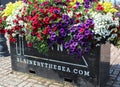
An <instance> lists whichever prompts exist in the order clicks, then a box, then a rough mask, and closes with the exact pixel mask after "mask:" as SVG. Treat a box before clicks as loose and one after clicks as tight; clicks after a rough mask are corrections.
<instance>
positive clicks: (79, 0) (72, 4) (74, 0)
mask: <svg viewBox="0 0 120 87" xmlns="http://www.w3.org/2000/svg"><path fill="white" fill-rule="evenodd" d="M76 2H80V3H83V0H71V2H70V3H69V4H70V5H71V6H75V5H76Z"/></svg>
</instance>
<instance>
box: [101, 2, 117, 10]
mask: <svg viewBox="0 0 120 87" xmlns="http://www.w3.org/2000/svg"><path fill="white" fill-rule="evenodd" d="M101 4H102V6H103V7H104V11H105V12H118V10H117V9H115V8H114V7H113V4H112V2H104V3H101Z"/></svg>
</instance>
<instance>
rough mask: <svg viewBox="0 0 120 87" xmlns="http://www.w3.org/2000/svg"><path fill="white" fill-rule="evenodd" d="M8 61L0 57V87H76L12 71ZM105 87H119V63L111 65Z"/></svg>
mask: <svg viewBox="0 0 120 87" xmlns="http://www.w3.org/2000/svg"><path fill="white" fill-rule="evenodd" d="M10 61H11V59H10V57H3V58H2V57H0V87H76V86H74V85H73V84H71V83H68V82H63V83H60V82H57V81H53V80H48V79H45V78H42V77H37V76H35V75H32V74H31V75H28V74H25V73H21V72H16V71H12V69H11V62H10ZM116 61H117V62H118V60H116ZM114 62H115V60H114ZM106 87H120V61H119V63H118V64H115V65H111V69H110V78H109V80H108V82H107V83H106Z"/></svg>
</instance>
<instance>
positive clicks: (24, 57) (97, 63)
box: [10, 37, 110, 87]
mask: <svg viewBox="0 0 120 87" xmlns="http://www.w3.org/2000/svg"><path fill="white" fill-rule="evenodd" d="M105 47H106V50H101V47H95V48H93V49H92V50H91V51H90V53H87V54H86V55H85V56H82V57H78V56H76V55H74V56H73V55H68V54H66V53H65V52H61V51H57V50H50V51H49V52H48V53H44V54H43V53H39V52H38V51H37V50H36V49H35V48H28V47H27V45H26V41H25V40H24V38H23V37H19V38H17V43H11V44H10V49H11V58H12V69H13V70H16V71H20V72H25V73H34V74H36V75H39V76H42V77H46V78H49V79H54V80H58V81H69V82H74V83H75V84H76V85H79V86H81V87H87V86H89V87H96V86H98V85H99V86H101V87H102V85H104V83H105V82H104V81H103V80H105V79H106V77H107V75H108V73H109V58H110V56H109V55H110V54H109V48H110V47H109V46H108V45H107V46H105ZM103 48H104V47H103ZM103 51H105V52H103ZM101 53H103V54H104V55H102V54H101ZM101 61H102V62H101ZM105 68H108V69H105ZM102 81H103V82H102ZM79 86H78V87H79Z"/></svg>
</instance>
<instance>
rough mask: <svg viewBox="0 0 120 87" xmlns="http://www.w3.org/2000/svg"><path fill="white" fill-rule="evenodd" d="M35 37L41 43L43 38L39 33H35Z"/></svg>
mask: <svg viewBox="0 0 120 87" xmlns="http://www.w3.org/2000/svg"><path fill="white" fill-rule="evenodd" d="M36 36H37V38H38V39H39V40H41V41H42V40H43V37H42V36H41V33H39V32H37V33H36Z"/></svg>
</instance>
